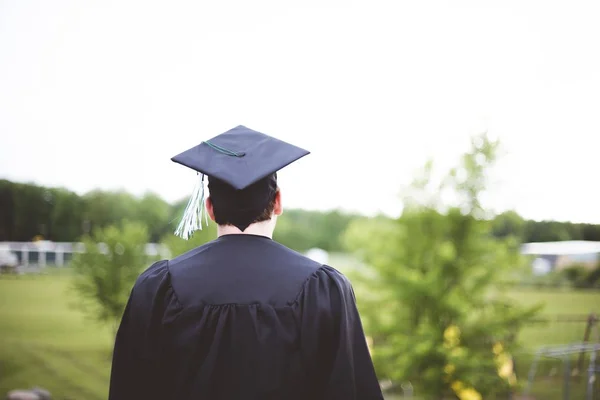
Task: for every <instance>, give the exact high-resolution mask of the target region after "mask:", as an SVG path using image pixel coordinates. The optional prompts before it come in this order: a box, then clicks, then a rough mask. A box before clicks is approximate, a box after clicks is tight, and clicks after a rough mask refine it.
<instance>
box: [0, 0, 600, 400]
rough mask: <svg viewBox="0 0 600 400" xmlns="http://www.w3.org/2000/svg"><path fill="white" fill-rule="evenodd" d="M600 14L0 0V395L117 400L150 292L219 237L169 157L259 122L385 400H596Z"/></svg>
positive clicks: (306, 239)
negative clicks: (184, 227)
mask: <svg viewBox="0 0 600 400" xmlns="http://www.w3.org/2000/svg"><path fill="white" fill-rule="evenodd" d="M599 17H600V5H599V4H598V3H597V2H594V1H569V2H566V1H563V2H558V1H557V2H553V1H504V2H502V3H498V2H491V1H453V2H448V1H440V0H437V1H421V2H408V1H378V0H375V1H368V2H367V1H354V0H349V1H319V2H317V1H304V2H302V3H298V4H291V3H283V2H276V1H258V2H241V1H221V2H191V1H189V2H185V1H180V2H154V1H135V0H127V1H119V2H117V1H107V0H103V1H87V2H77V1H69V0H62V1H61V0H57V1H54V2H42V1H32V0H20V1H10V0H0V135H1V139H0V178H1V179H2V180H0V258H1V261H0V264H1V267H0V268H1V271H2V274H1V275H0V393H1V394H4V393H5V392H8V391H9V390H12V389H16V388H31V387H33V386H37V385H39V386H43V387H45V388H48V389H49V390H50V391H51V392H52V393H53V395H54V396H55V397H56V398H62V399H65V398H70V399H90V400H93V399H101V398H105V397H106V390H107V384H108V381H107V379H108V375H109V367H110V352H111V346H112V337H113V336H112V335H113V333H114V327H115V321H117V320H118V318H119V316H120V312H121V310H122V308H121V307H122V304H123V299H124V298H126V296H127V294H128V290H129V288H130V287H131V284H132V279H134V278H135V276H136V275H137V274H139V272H140V271H141V270H143V268H145V266H147V265H148V263H149V262H151V261H152V260H154V259H157V258H166V257H172V256H174V255H177V254H180V253H182V252H184V251H186V250H187V249H189V248H192V247H193V246H197V245H199V244H201V243H204V242H205V241H208V240H211V239H212V238H214V236H215V228H214V226H212V225H211V226H210V227H209V228H208V229H205V230H203V231H202V232H199V233H198V234H197V235H196V236H195V237H194V239H193V240H192V241H190V242H185V241H182V240H179V239H177V238H175V237H174V236H173V234H172V232H173V231H174V229H175V227H176V225H177V223H178V220H179V217H180V216H181V212H182V210H183V207H184V206H185V204H186V201H187V196H188V195H189V193H190V192H191V190H192V188H193V185H194V182H195V179H196V176H195V174H193V172H191V171H189V170H187V169H185V168H182V167H180V166H178V165H176V164H174V163H172V162H171V161H170V157H172V156H173V155H175V154H177V153H179V152H180V151H182V150H185V149H187V148H189V147H191V146H193V145H196V144H198V143H199V142H200V141H202V140H205V139H208V138H210V137H212V136H215V135H217V134H219V133H221V132H224V131H226V130H228V129H230V128H232V127H234V126H236V125H239V124H243V125H246V126H248V127H250V128H252V129H256V130H259V131H262V132H265V133H267V134H270V135H274V136H277V137H279V138H281V139H283V140H286V141H289V142H292V143H294V144H297V145H299V146H301V147H304V148H307V149H309V150H310V151H311V152H312V154H311V155H310V156H309V157H306V158H304V159H302V160H301V161H299V162H297V163H295V164H294V165H292V166H290V167H288V168H286V169H284V170H283V171H282V172H281V174H280V183H281V185H282V189H283V194H284V203H285V205H286V207H287V208H286V212H285V214H284V215H283V216H282V217H281V218H280V220H279V225H278V229H277V232H276V239H277V240H279V241H281V242H282V243H284V244H286V245H288V246H290V247H292V248H293V249H295V250H298V251H301V252H305V253H307V254H309V255H310V256H311V257H314V258H318V259H320V260H322V262H327V263H329V264H330V265H332V266H334V267H336V268H338V269H340V270H342V271H343V272H345V273H347V274H348V275H349V276H350V277H351V278H352V281H353V283H354V286H355V289H356V293H357V301H358V304H359V307H360V308H361V312H362V313H363V315H364V319H365V321H364V322H365V328H366V331H367V335H368V336H369V340H370V343H372V351H373V356H374V359H375V361H376V366H377V369H378V374H379V376H380V378H381V380H382V385H383V386H384V387H385V388H386V391H387V392H388V393H389V397H390V398H394V397H392V396H400V398H402V397H401V396H404V397H408V396H411V395H412V396H414V397H413V398H423V399H425V398H427V399H430V398H431V399H438V398H449V399H451V398H461V399H471V398H472V399H476V398H478V397H477V396H481V397H482V398H486V399H488V398H498V399H501V398H508V396H509V395H511V394H519V395H525V394H528V395H529V396H533V397H534V398H538V399H553V398H564V397H563V396H570V397H569V398H572V399H579V398H585V396H587V395H588V394H589V395H590V396H595V397H589V398H600V387H599V384H598V379H595V380H591V381H590V379H589V378H590V376H594V374H596V372H594V369H595V367H594V363H593V362H591V361H592V359H593V355H594V354H595V353H594V349H595V348H594V347H593V344H594V343H599V341H600V333H599V332H600V330H599V328H598V323H597V318H596V317H595V313H598V312H600V268H599V263H600V258H599V254H600V210H599V209H598V207H597V203H598V194H597V193H598V192H597V186H598V185H597V171H598V168H597V167H595V165H596V164H597V161H596V160H597V153H598V139H597V137H598V133H599V132H600V120H599V119H598V115H597V110H598V109H600V96H599V95H598V93H600V52H598V51H596V48H597V47H598V38H600V25H599V24H598V23H597V22H596V21H597V20H598V18H599ZM428 161H432V164H431V166H429V164H427V163H428ZM424 166H425V168H423V167H424ZM106 299H109V300H106ZM417 306H418V307H417ZM541 346H550V347H549V348H548V349H547V351H546V353H544V354H546V355H544V356H542V355H541V353H539V351H540V347H541ZM551 357H553V358H551ZM538 358H539V359H538ZM507 360H508V361H507ZM597 364H598V365H600V361H599V362H597ZM510 365H512V367H510ZM507 371H509V372H507ZM530 372H531V373H532V374H531V378H530V377H529V376H528V374H529V373H530ZM533 372H535V374H533ZM411 393H412V394H411ZM469 396H474V397H469ZM494 396H495V397H494Z"/></svg>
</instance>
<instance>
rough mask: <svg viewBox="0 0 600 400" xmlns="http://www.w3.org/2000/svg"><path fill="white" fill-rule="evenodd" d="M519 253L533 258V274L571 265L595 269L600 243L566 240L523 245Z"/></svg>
mask: <svg viewBox="0 0 600 400" xmlns="http://www.w3.org/2000/svg"><path fill="white" fill-rule="evenodd" d="M521 253H522V254H525V255H530V256H532V257H533V263H532V267H533V269H534V271H535V272H538V273H547V272H550V271H553V270H560V269H563V268H565V267H568V266H570V265H573V264H578V265H582V266H586V267H589V268H595V267H596V266H598V263H599V262H600V242H592V241H584V240H566V241H561V242H538V243H525V244H523V246H522V247H521Z"/></svg>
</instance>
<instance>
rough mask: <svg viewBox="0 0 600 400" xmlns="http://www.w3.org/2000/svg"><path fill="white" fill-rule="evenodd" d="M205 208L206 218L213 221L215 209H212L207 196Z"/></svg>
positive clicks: (210, 200) (210, 201)
mask: <svg viewBox="0 0 600 400" xmlns="http://www.w3.org/2000/svg"><path fill="white" fill-rule="evenodd" d="M205 206H206V212H207V213H208V216H209V217H210V219H211V220H213V221H215V209H214V207H213V203H212V199H211V198H210V196H208V197H207V198H206V202H205ZM215 222H216V221H215Z"/></svg>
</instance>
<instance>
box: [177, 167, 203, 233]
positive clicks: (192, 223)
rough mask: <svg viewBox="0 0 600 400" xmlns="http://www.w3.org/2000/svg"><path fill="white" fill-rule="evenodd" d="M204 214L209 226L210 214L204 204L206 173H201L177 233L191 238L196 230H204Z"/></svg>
mask: <svg viewBox="0 0 600 400" xmlns="http://www.w3.org/2000/svg"><path fill="white" fill-rule="evenodd" d="M202 214H204V220H205V222H206V225H207V226H208V215H207V213H206V209H205V206H204V174H201V175H200V180H199V181H198V182H196V187H195V188H194V191H193V192H192V196H191V197H190V200H189V201H188V204H187V206H186V207H185V211H184V213H183V217H182V218H181V222H180V223H179V226H178V227H177V229H176V230H175V235H177V236H179V237H181V238H183V239H185V240H189V239H190V238H191V237H192V236H193V235H194V232H195V231H197V230H202Z"/></svg>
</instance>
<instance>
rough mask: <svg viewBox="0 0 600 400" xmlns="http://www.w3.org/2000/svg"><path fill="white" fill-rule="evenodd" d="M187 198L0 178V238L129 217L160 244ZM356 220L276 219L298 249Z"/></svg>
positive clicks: (572, 226) (550, 231) (516, 228)
mask: <svg viewBox="0 0 600 400" xmlns="http://www.w3.org/2000/svg"><path fill="white" fill-rule="evenodd" d="M186 202H187V199H182V200H181V201H178V202H175V203H173V204H170V203H168V202H167V201H165V200H164V199H162V198H161V197H160V196H159V195H157V194H155V193H146V194H144V195H143V196H140V197H136V196H133V195H131V194H130V193H127V192H125V191H103V190H94V191H91V192H88V193H86V194H84V195H81V196H80V195H78V194H76V193H74V192H72V191H70V190H67V189H65V188H54V187H44V186H39V185H35V184H30V183H20V182H12V181H8V180H0V241H31V240H34V239H35V238H40V237H41V238H44V239H46V240H52V241H57V242H73V241H79V240H81V238H82V236H84V235H86V234H90V233H92V232H93V231H94V230H95V229H104V228H106V227H109V226H112V225H119V224H120V223H121V222H122V221H131V222H139V223H142V224H143V225H145V226H146V227H147V229H148V235H149V239H150V240H151V241H152V242H159V241H163V240H165V238H166V237H168V235H170V234H172V232H173V231H174V230H175V228H176V226H177V224H178V222H179V218H180V216H181V214H182V212H183V209H184V207H185V205H186ZM360 218H362V217H361V216H360V215H357V214H351V213H346V212H342V211H339V210H332V211H326V212H321V211H308V210H300V209H293V210H286V212H285V213H284V214H283V215H282V217H281V218H280V220H279V224H278V228H277V230H276V239H277V240H278V241H280V242H282V243H283V244H285V245H287V246H289V247H291V248H294V249H296V250H298V251H304V250H308V249H310V248H315V247H317V248H322V249H324V250H327V251H343V250H344V245H343V243H342V242H341V239H340V238H341V237H342V235H343V233H344V232H345V231H346V229H347V227H348V226H349V224H350V223H351V222H352V221H354V220H357V219H360ZM382 218H383V217H382ZM209 232H210V230H209ZM491 233H492V235H493V236H495V237H497V238H505V237H507V236H512V237H515V238H517V239H518V240H519V241H521V242H546V241H558V240H593V241H600V225H592V224H581V223H571V222H558V221H532V220H526V219H524V218H522V217H521V216H520V215H518V214H517V213H515V212H514V211H507V212H504V213H502V214H500V215H498V216H496V217H495V219H494V220H493V221H492V231H491ZM203 236H204V235H203ZM208 237H209V236H206V238H208Z"/></svg>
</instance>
